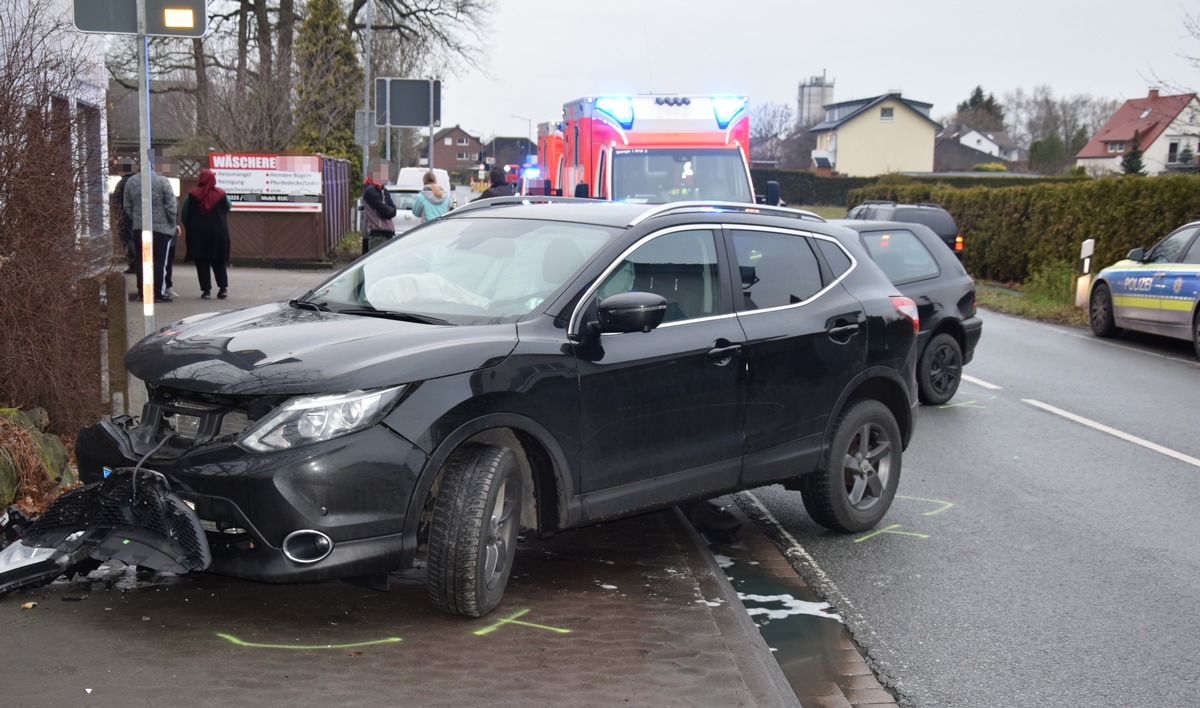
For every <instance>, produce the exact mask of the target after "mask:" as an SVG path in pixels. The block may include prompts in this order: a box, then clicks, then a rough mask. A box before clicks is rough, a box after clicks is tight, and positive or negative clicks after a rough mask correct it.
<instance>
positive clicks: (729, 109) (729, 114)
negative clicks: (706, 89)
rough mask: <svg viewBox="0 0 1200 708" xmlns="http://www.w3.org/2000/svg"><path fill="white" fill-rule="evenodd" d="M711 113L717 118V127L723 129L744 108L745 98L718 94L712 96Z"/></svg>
mask: <svg viewBox="0 0 1200 708" xmlns="http://www.w3.org/2000/svg"><path fill="white" fill-rule="evenodd" d="M712 105H713V114H714V115H715V116H716V118H717V127H718V128H720V129H721V130H725V129H726V128H728V127H729V124H730V123H732V122H733V119H734V118H736V117H737V115H738V114H739V113H741V112H742V110H743V109H745V108H746V99H744V98H741V97H739V96H718V97H716V98H713V100H712Z"/></svg>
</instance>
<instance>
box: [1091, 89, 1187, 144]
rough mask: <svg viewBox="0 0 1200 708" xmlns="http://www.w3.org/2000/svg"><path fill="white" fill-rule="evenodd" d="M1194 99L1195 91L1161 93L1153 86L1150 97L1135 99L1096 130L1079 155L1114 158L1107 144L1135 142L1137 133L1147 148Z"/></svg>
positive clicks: (1139, 139) (1119, 109)
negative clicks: (1173, 94)
mask: <svg viewBox="0 0 1200 708" xmlns="http://www.w3.org/2000/svg"><path fill="white" fill-rule="evenodd" d="M1194 100H1196V94H1194V93H1184V94H1179V95H1176V96H1160V95H1158V91H1157V90H1154V89H1151V91H1150V94H1149V95H1148V96H1145V97H1143V98H1132V99H1130V100H1128V101H1126V102H1125V103H1124V104H1123V105H1122V106H1121V107H1120V108H1118V109H1117V112H1116V113H1114V114H1113V115H1112V118H1109V119H1108V122H1107V123H1105V124H1104V125H1103V126H1102V127H1101V128H1100V130H1098V131H1096V134H1095V135H1093V136H1092V139H1091V140H1089V141H1088V142H1087V145H1084V146H1083V149H1082V150H1080V151H1079V154H1078V155H1077V156H1076V157H1112V154H1111V153H1109V152H1108V148H1107V147H1106V144H1107V143H1111V142H1123V143H1128V142H1132V141H1133V137H1134V134H1135V133H1136V134H1137V137H1138V143H1139V144H1140V146H1141V147H1142V148H1143V149H1144V148H1146V147H1148V146H1149V145H1151V144H1152V143H1153V142H1154V141H1155V140H1157V139H1158V136H1160V135H1162V133H1163V131H1164V130H1166V129H1167V127H1168V126H1170V125H1171V123H1173V122H1174V121H1175V119H1176V118H1178V117H1179V114H1180V113H1181V112H1182V111H1183V109H1184V108H1186V107H1187V105H1188V104H1189V103H1191V102H1192V101H1194Z"/></svg>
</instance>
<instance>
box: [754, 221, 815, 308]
mask: <svg viewBox="0 0 1200 708" xmlns="http://www.w3.org/2000/svg"><path fill="white" fill-rule="evenodd" d="M733 248H734V251H735V252H736V254H737V264H738V269H739V271H740V272H741V286H742V296H741V298H740V300H739V302H738V309H739V310H741V311H746V310H765V309H768V308H772V307H783V306H786V305H795V304H798V303H801V302H805V301H806V300H808V299H809V298H811V297H812V296H814V295H816V294H817V293H819V292H820V291H821V289H822V288H823V287H824V283H823V282H822V280H821V266H820V264H819V263H818V261H817V256H816V254H815V253H813V249H812V246H811V245H810V244H809V239H807V238H805V237H804V236H800V235H798V234H788V233H778V232H768V231H742V230H737V231H734V232H733Z"/></svg>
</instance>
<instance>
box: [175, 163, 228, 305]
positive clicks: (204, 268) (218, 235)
mask: <svg viewBox="0 0 1200 708" xmlns="http://www.w3.org/2000/svg"><path fill="white" fill-rule="evenodd" d="M232 208H233V205H232V204H231V203H230V201H229V197H228V196H227V195H226V194H225V190H223V189H221V188H220V187H218V186H217V174H216V173H215V172H213V171H212V170H210V169H203V170H200V181H199V182H197V183H196V186H195V187H192V188H191V189H189V190H188V194H187V198H186V199H184V200H183V208H182V209H181V210H180V217H181V218H180V221H181V222H182V223H183V233H184V239H185V240H184V243H185V244H186V245H187V260H189V261H192V262H194V263H195V264H196V277H197V278H198V279H199V281H200V298H201V299H203V300H208V299H209V298H211V297H212V294H211V293H212V281H213V277H214V276H215V277H216V280H217V297H218V298H220V299H222V300H224V299H225V298H227V297H229V270H228V267H227V266H228V264H229V221H228V214H229V210H230V209H232Z"/></svg>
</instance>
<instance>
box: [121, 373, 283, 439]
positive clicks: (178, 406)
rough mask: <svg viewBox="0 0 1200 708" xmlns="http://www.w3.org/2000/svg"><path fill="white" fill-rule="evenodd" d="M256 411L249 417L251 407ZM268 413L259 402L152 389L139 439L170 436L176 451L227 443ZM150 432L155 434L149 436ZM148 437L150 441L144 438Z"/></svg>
mask: <svg viewBox="0 0 1200 708" xmlns="http://www.w3.org/2000/svg"><path fill="white" fill-rule="evenodd" d="M252 405H253V406H254V409H255V410H258V411H259V412H258V415H254V416H252V414H251V412H250V408H251V406H252ZM269 410H270V406H269V405H265V402H264V401H262V400H261V399H249V400H246V399H237V398H231V397H223V396H211V395H205V394H197V393H192V392H189V391H180V390H175V389H166V388H154V389H153V390H152V391H151V396H150V400H149V401H148V402H147V403H146V407H145V409H144V410H143V414H142V427H143V431H144V432H143V433H142V440H143V441H145V442H147V443H150V442H153V441H156V440H162V439H163V437H164V436H166V435H168V434H170V435H171V436H172V438H173V442H171V443H170V444H169V445H168V447H170V448H173V449H175V450H177V451H178V450H181V448H189V447H195V446H197V445H203V444H206V443H209V442H213V441H222V440H229V439H232V438H235V437H237V436H238V435H241V434H242V433H243V432H245V431H246V430H248V429H249V428H250V427H251V426H252V425H254V421H255V420H257V419H258V418H259V417H261V415H262V414H264V413H266V412H267V411H269ZM149 431H154V432H153V433H150V432H149ZM146 435H150V436H151V437H150V438H147V437H145V436H146Z"/></svg>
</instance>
